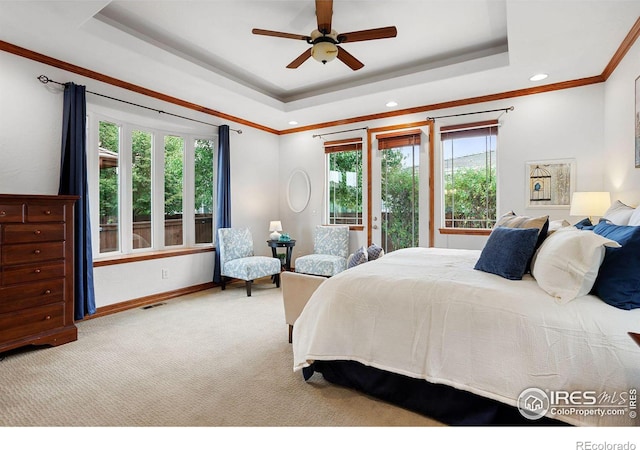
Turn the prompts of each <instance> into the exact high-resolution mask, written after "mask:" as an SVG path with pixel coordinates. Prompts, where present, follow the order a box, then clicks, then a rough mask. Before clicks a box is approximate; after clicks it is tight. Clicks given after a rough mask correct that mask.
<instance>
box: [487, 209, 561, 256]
mask: <svg viewBox="0 0 640 450" xmlns="http://www.w3.org/2000/svg"><path fill="white" fill-rule="evenodd" d="M495 226H496V227H508V228H537V229H538V241H537V242H536V248H538V247H540V245H541V244H542V241H544V240H545V238H546V237H547V230H548V229H549V216H540V217H528V216H518V215H516V213H514V212H513V211H510V212H508V213H506V214H504V215H502V216H501V217H500V218H499V219H498V221H497V222H496V225H495Z"/></svg>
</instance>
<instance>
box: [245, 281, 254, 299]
mask: <svg viewBox="0 0 640 450" xmlns="http://www.w3.org/2000/svg"><path fill="white" fill-rule="evenodd" d="M251 283H253V280H249V281H247V282H246V285H247V297H251Z"/></svg>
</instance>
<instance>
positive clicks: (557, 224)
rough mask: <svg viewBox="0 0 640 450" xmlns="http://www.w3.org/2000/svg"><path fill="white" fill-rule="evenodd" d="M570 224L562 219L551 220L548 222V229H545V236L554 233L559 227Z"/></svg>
mask: <svg viewBox="0 0 640 450" xmlns="http://www.w3.org/2000/svg"><path fill="white" fill-rule="evenodd" d="M570 226H571V224H570V223H569V222H567V221H566V220H564V219H562V220H552V221H550V222H549V229H548V230H547V237H549V235H550V234H552V233H554V232H555V231H558V230H559V229H560V228H566V227H570Z"/></svg>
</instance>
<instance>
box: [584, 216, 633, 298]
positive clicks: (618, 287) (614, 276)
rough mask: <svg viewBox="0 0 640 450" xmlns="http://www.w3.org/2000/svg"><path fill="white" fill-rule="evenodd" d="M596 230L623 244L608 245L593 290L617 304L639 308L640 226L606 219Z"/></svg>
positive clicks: (599, 295) (595, 231)
mask: <svg viewBox="0 0 640 450" xmlns="http://www.w3.org/2000/svg"><path fill="white" fill-rule="evenodd" d="M593 232H594V233H597V234H599V235H601V236H604V237H606V238H609V239H612V240H614V241H616V242H617V243H618V244H620V245H621V246H622V247H620V248H611V247H606V250H605V254H604V260H603V261H602V265H601V266H600V270H599V271H598V276H597V278H596V282H595V284H594V285H593V290H592V293H594V294H595V295H597V296H598V297H600V298H601V299H602V300H604V301H605V302H606V303H608V304H610V305H612V306H615V307H616V308H620V309H634V308H640V227H634V226H625V225H614V224H612V223H610V222H604V221H603V222H600V223H598V225H596V226H595V228H594V229H593Z"/></svg>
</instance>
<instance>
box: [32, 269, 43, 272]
mask: <svg viewBox="0 0 640 450" xmlns="http://www.w3.org/2000/svg"><path fill="white" fill-rule="evenodd" d="M40 272H42V271H41V270H40V269H36V270H34V271H33V273H40Z"/></svg>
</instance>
